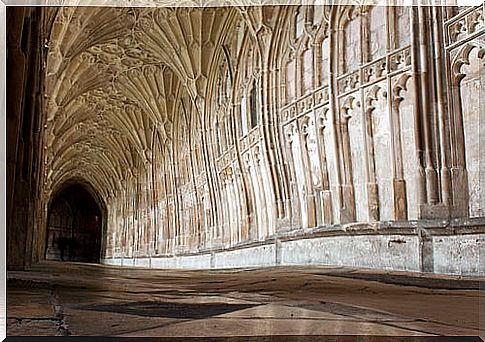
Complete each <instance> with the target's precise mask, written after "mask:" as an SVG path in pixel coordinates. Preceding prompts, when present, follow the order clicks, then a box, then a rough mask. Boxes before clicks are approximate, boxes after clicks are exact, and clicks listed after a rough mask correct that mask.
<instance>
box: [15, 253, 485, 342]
mask: <svg viewBox="0 0 485 342" xmlns="http://www.w3.org/2000/svg"><path fill="white" fill-rule="evenodd" d="M9 278H10V279H23V280H35V281H36V282H37V283H44V284H45V285H46V287H47V289H48V290H49V291H51V296H54V298H56V300H55V304H56V308H57V309H56V311H57V313H58V315H57V316H56V319H55V320H54V322H56V323H57V325H56V324H54V323H53V322H50V323H49V322H47V321H29V320H28V318H27V317H29V316H30V315H31V313H34V312H35V310H34V309H33V307H32V305H31V304H32V300H33V301H34V302H37V303H39V304H40V303H41V302H44V303H45V302H47V300H48V298H49V292H48V291H47V290H46V289H43V288H39V287H31V286H29V282H27V281H25V282H23V283H18V282H17V285H16V286H15V287H14V288H11V287H9V289H8V298H9V302H10V303H15V306H16V308H17V309H16V310H15V316H17V317H15V318H14V317H13V311H10V310H9V311H8V317H9V324H8V326H7V332H8V335H9V336H14V335H24V336H25V335H41V334H46V335H55V334H61V335H62V334H63V335H84V336H86V335H88V336H89V335H104V336H106V335H107V336H154V337H164V336H165V337H181V336H192V337H196V336H197V337H214V336H218V337H225V336H246V337H251V336H258V337H259V338H258V340H260V339H261V338H262V337H264V336H270V335H271V336H273V337H275V335H279V336H281V338H282V339H285V336H284V335H298V336H310V337H315V336H318V335H351V334H358V335H360V334H365V335H379V336H383V335H390V336H427V335H464V336H476V335H480V336H483V331H480V327H482V326H483V316H480V315H479V314H478V313H479V307H480V306H483V304H484V303H483V297H481V296H480V295H479V287H480V285H479V278H476V277H466V276H461V277H456V276H455V277H452V276H437V275H429V274H428V275H425V274H422V273H406V272H391V271H379V272H376V271H372V272H371V271H368V270H362V269H357V268H345V267H339V268H335V267H334V268H332V267H310V266H306V267H296V266H280V267H275V268H252V269H240V270H231V271H228V270H212V271H187V270H186V271H181V270H176V271H173V270H146V269H133V268H127V267H125V268H119V267H111V266H110V267H108V266H101V265H86V264H81V263H69V262H67V263H59V262H57V263H55V262H50V263H41V264H38V265H36V266H35V267H34V268H32V269H31V270H30V271H28V272H10V273H9ZM9 283H10V284H12V285H13V282H9ZM401 284H405V285H406V286H403V285H401ZM428 285H430V286H428ZM43 306H44V305H43ZM47 307H48V306H46V308H47ZM50 309H53V306H50ZM59 313H60V314H59ZM19 322H22V323H19ZM48 323H49V324H50V325H49V324H48ZM60 327H62V329H60Z"/></svg>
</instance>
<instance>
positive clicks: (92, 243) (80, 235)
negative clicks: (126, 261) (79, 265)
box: [46, 184, 102, 262]
mask: <svg viewBox="0 0 485 342" xmlns="http://www.w3.org/2000/svg"><path fill="white" fill-rule="evenodd" d="M101 220H102V217H101V210H100V209H99V206H98V204H97V203H96V201H95V200H94V198H93V197H92V196H91V194H90V193H89V192H88V191H87V190H86V189H84V187H82V186H81V185H78V184H75V185H70V186H68V187H67V188H65V189H64V190H62V191H61V192H60V193H59V194H58V195H57V196H56V197H55V198H54V199H53V201H52V203H51V206H50V208H49V219H48V225H47V242H46V243H47V246H46V259H47V260H62V261H83V262H99V255H100V247H101V246H100V245H101V243H100V242H101V227H102V224H101Z"/></svg>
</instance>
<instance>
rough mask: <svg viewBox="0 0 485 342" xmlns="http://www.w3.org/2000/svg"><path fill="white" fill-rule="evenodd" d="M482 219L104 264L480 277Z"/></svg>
mask: <svg viewBox="0 0 485 342" xmlns="http://www.w3.org/2000/svg"><path fill="white" fill-rule="evenodd" d="M483 221H484V220H483V219H467V220H451V221H448V220H440V221H415V222H378V223H376V224H348V225H335V226H331V227H320V228H315V229H301V230H298V231H292V232H286V233H279V234H275V235H273V236H271V237H270V238H269V239H268V240H265V241H253V242H249V243H245V244H240V245H238V246H231V247H228V248H217V249H213V250H211V251H204V252H202V251H201V252H199V253H191V254H183V255H173V256H166V255H165V256H152V257H143V258H135V259H134V258H109V259H103V260H102V263H106V264H112V265H124V266H135V267H149V268H182V269H188V268H193V269H221V268H238V267H262V266H264V267H268V266H276V265H332V266H349V267H364V268H370V269H384V270H398V271H413V272H423V271H426V272H430V273H437V274H457V275H470V276H482V275H484V274H485V264H484V263H483V262H481V260H480V249H481V248H482V247H481V246H482V245H483V241H484V240H485V225H482V224H483Z"/></svg>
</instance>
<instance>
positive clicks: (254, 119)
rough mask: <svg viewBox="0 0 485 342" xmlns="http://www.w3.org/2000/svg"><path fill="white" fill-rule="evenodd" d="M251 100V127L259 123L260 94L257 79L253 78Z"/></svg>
mask: <svg viewBox="0 0 485 342" xmlns="http://www.w3.org/2000/svg"><path fill="white" fill-rule="evenodd" d="M250 101H251V128H254V127H256V126H257V125H258V95H257V89H256V80H253V84H252V87H251V94H250Z"/></svg>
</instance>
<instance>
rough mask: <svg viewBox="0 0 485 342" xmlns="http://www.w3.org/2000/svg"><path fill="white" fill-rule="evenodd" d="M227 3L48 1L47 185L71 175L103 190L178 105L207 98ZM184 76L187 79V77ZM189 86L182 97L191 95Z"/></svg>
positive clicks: (164, 129) (148, 155) (129, 170)
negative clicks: (141, 4) (165, 5)
mask: <svg viewBox="0 0 485 342" xmlns="http://www.w3.org/2000/svg"><path fill="white" fill-rule="evenodd" d="M234 13H235V10H233V9H230V8H217V9H203V8H192V9H189V10H186V9H174V8H152V9H150V8H139V9H130V8H93V7H60V8H51V9H49V10H48V11H46V14H45V18H44V19H45V27H46V28H48V30H47V35H46V41H45V48H46V49H47V51H48V52H47V61H46V66H45V75H46V79H45V94H46V98H45V111H46V114H47V121H46V124H45V129H46V131H45V139H44V141H45V144H44V149H45V160H44V162H45V166H44V167H45V170H46V173H45V179H44V185H45V190H46V193H47V194H48V193H50V191H51V190H52V189H55V188H56V187H57V186H59V185H60V184H62V183H63V182H64V181H66V180H67V179H69V178H72V177H79V178H83V179H86V180H87V181H88V182H90V183H91V184H93V185H94V186H95V187H96V188H97V189H98V191H99V192H100V193H101V194H102V196H103V197H105V198H106V197H108V196H110V194H113V193H114V192H116V191H117V190H121V189H122V188H123V181H124V180H126V179H127V178H129V177H130V176H133V175H134V174H136V170H137V169H138V168H144V167H146V166H147V165H149V164H150V163H151V161H152V158H153V151H152V146H153V145H154V140H155V139H159V140H160V141H159V142H158V143H159V144H165V143H166V142H167V141H168V140H170V139H171V138H172V137H171V130H172V125H173V116H174V112H175V111H176V104H177V103H178V102H179V101H181V99H182V98H186V99H187V102H188V106H189V107H190V106H191V103H194V104H195V101H197V99H198V98H204V96H205V90H206V85H207V79H208V73H209V69H210V63H211V61H212V60H213V58H212V57H213V54H214V51H215V50H216V46H217V45H218V44H220V43H221V39H222V38H221V36H222V35H221V34H222V32H224V30H226V29H227V27H226V26H227V25H230V21H231V19H232V18H233V17H234ZM181 80H183V81H181ZM184 94H185V95H184Z"/></svg>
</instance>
